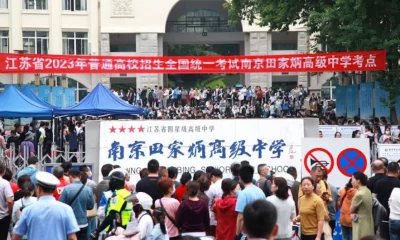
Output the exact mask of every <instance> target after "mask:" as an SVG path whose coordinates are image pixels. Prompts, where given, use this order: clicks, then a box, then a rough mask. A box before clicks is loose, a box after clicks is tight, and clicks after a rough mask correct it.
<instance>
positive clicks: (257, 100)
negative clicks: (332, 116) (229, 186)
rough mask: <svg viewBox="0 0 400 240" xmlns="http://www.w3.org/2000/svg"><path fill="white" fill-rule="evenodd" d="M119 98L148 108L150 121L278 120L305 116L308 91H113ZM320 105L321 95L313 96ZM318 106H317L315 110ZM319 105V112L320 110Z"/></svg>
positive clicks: (161, 89)
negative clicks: (211, 119)
mask: <svg viewBox="0 0 400 240" xmlns="http://www.w3.org/2000/svg"><path fill="white" fill-rule="evenodd" d="M112 91H113V92H114V94H115V95H116V96H119V97H120V98H122V99H123V100H125V101H127V102H128V103H130V104H132V105H134V106H142V107H144V108H145V118H149V119H197V118H213V119H221V118H277V117H302V116H305V109H304V108H303V107H302V106H303V103H304V99H305V98H306V96H307V91H306V90H305V89H304V88H303V87H302V86H301V85H300V86H298V87H296V88H294V89H293V90H291V91H289V92H285V91H284V90H282V89H279V90H277V91H273V90H272V88H261V87H260V86H256V87H250V86H249V87H246V86H243V85H240V86H238V87H227V88H220V87H219V86H217V87H216V88H215V89H211V88H203V89H199V88H191V89H185V88H184V87H175V88H163V87H158V86H155V87H154V89H152V88H150V87H146V86H145V87H144V88H143V89H138V91H137V92H135V90H133V89H132V88H130V89H129V90H128V92H126V93H125V92H124V90H120V91H117V90H112ZM311 98H312V102H313V103H314V98H315V99H316V100H318V101H320V103H322V101H321V96H320V95H319V94H317V95H315V94H314V93H313V94H312V96H311ZM315 106H317V107H315ZM315 106H314V104H313V105H312V107H313V111H314V110H316V111H321V112H322V105H321V104H315ZM318 106H320V109H318Z"/></svg>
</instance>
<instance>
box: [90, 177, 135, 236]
mask: <svg viewBox="0 0 400 240" xmlns="http://www.w3.org/2000/svg"><path fill="white" fill-rule="evenodd" d="M108 185H109V187H110V191H111V192H112V196H111V198H109V199H108V203H107V208H106V217H105V219H104V221H103V222H102V223H101V225H100V226H99V227H98V228H97V230H96V233H95V234H94V236H93V235H92V239H97V238H98V236H99V234H100V232H101V231H103V230H104V229H105V230H106V231H107V232H109V231H110V230H112V229H111V228H112V227H123V228H126V225H128V223H129V222H130V220H131V217H132V202H128V201H126V198H128V197H129V196H130V195H131V192H129V191H128V190H126V189H125V175H124V174H123V173H122V172H121V171H115V172H113V173H112V174H111V175H110V182H109V183H108ZM114 220H115V223H116V226H113V223H114Z"/></svg>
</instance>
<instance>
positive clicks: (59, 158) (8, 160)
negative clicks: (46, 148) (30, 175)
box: [0, 142, 86, 172]
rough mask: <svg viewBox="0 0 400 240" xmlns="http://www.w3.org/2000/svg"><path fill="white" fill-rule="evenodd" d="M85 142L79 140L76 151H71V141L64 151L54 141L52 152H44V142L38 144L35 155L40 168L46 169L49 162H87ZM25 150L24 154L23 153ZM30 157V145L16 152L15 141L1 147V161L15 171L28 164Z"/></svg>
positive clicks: (66, 144)
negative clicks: (5, 146) (5, 147)
mask: <svg viewBox="0 0 400 240" xmlns="http://www.w3.org/2000/svg"><path fill="white" fill-rule="evenodd" d="M83 144H84V143H83V142H79V145H78V150H77V151H76V152H71V151H70V146H69V143H65V145H64V151H60V150H58V146H57V145H56V144H55V143H53V144H52V146H51V150H50V152H43V144H38V146H37V152H36V153H35V156H36V157H37V158H38V159H39V168H40V169H41V170H45V169H44V166H45V164H47V163H62V162H76V163H85V160H86V159H85V152H84V145H83ZM21 152H23V154H21ZM29 157H30V152H29V147H28V146H24V148H23V151H21V149H20V151H19V152H18V154H16V152H15V145H14V143H11V144H10V148H9V149H7V150H6V149H2V148H0V161H2V162H4V163H5V164H6V165H7V167H8V168H10V169H11V170H12V171H13V172H18V171H20V170H21V169H22V168H24V167H26V166H27V165H28V159H29Z"/></svg>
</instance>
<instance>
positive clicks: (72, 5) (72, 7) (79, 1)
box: [62, 0, 87, 11]
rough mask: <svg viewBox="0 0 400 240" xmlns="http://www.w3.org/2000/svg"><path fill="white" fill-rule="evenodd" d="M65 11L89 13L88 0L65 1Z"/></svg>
mask: <svg viewBox="0 0 400 240" xmlns="http://www.w3.org/2000/svg"><path fill="white" fill-rule="evenodd" d="M62 10H64V11H87V0H63V6H62Z"/></svg>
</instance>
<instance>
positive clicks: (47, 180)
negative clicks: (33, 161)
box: [36, 172, 60, 188]
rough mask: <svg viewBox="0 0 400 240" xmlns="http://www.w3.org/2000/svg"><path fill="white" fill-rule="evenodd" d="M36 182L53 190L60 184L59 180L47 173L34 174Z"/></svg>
mask: <svg viewBox="0 0 400 240" xmlns="http://www.w3.org/2000/svg"><path fill="white" fill-rule="evenodd" d="M36 180H37V182H38V185H40V186H42V187H46V188H55V187H56V186H57V185H58V184H60V180H58V179H57V178H56V177H55V176H54V175H53V174H51V173H48V172H38V173H37V174H36Z"/></svg>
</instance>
